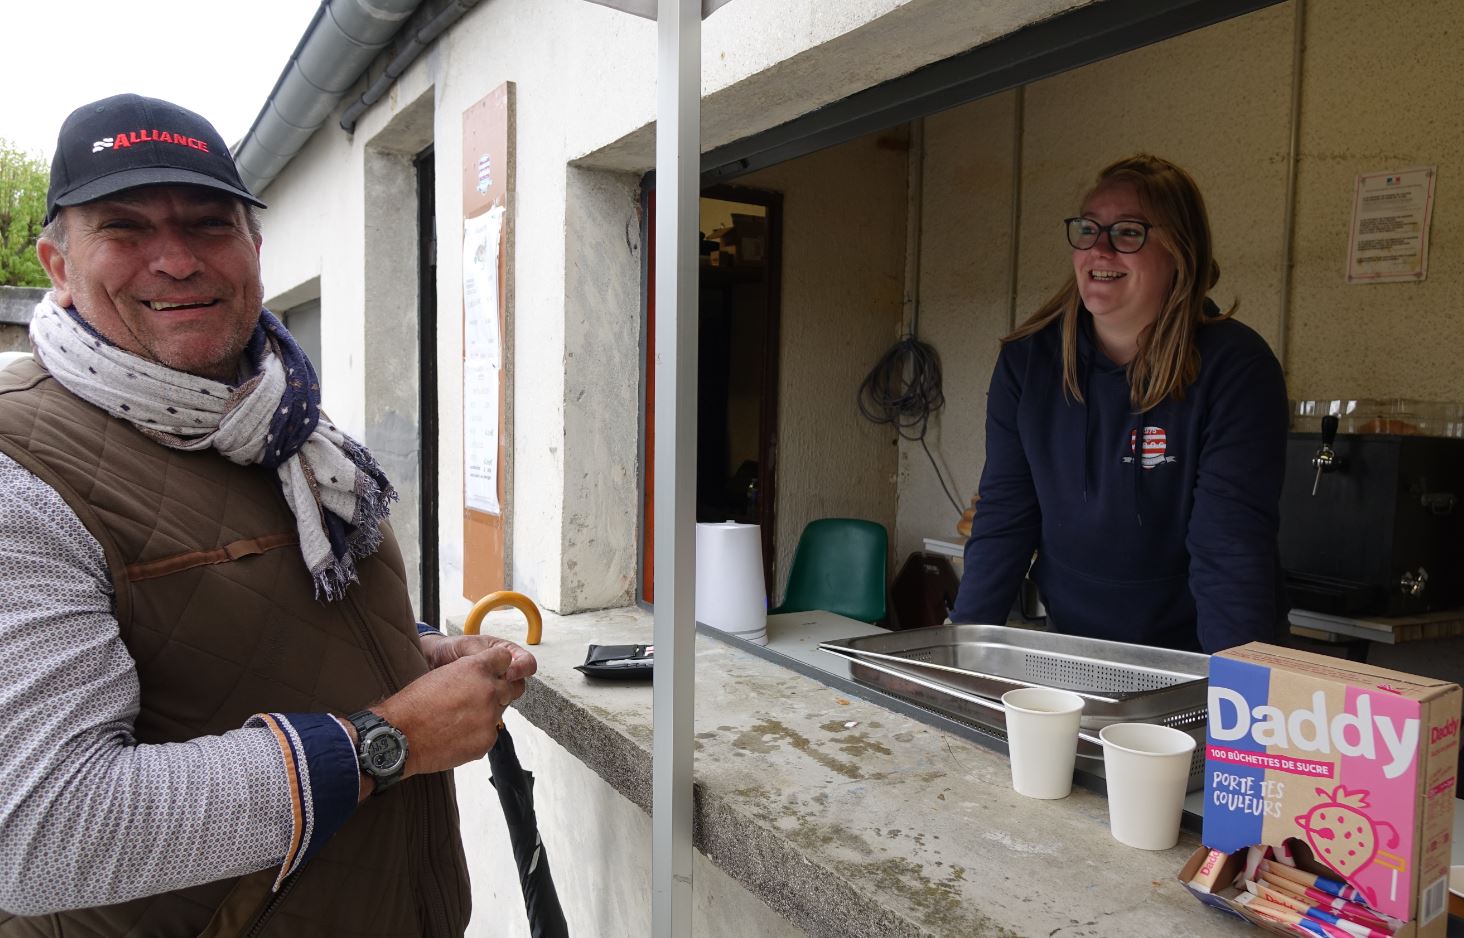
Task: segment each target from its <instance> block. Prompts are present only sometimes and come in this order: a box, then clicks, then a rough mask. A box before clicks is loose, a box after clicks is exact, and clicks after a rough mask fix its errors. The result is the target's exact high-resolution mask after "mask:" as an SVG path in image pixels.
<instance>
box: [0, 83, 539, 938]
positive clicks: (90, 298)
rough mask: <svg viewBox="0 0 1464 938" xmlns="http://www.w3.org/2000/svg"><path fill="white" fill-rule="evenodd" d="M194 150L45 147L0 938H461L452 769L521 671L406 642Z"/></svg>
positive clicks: (378, 501)
mask: <svg viewBox="0 0 1464 938" xmlns="http://www.w3.org/2000/svg"><path fill="white" fill-rule="evenodd" d="M255 206H259V207H262V206H263V203H261V202H260V201H259V200H258V199H257V198H255V197H254V195H252V194H251V193H250V192H249V191H248V189H247V188H246V187H245V186H244V184H243V182H242V181H241V180H240V178H239V175H238V172H237V170H236V169H235V166H234V162H233V158H232V157H231V156H230V154H229V151H228V149H227V147H226V146H225V145H224V142H223V140H222V139H220V137H219V135H218V133H217V132H216V131H215V130H214V128H213V127H212V126H211V125H210V124H209V123H208V122H207V121H205V120H204V119H203V118H201V117H199V116H198V115H197V114H194V113H192V112H191V111H187V110H185V109H183V108H180V107H178V106H176V105H173V104H169V103H167V102H164V101H158V100H154V99H149V98H142V97H138V96H136V95H119V96H116V97H112V98H107V99H105V100H103V101H98V102H96V103H94V104H90V105H87V106H85V107H83V108H80V109H78V110H77V111H75V112H74V113H72V115H71V116H70V117H68V118H67V120H66V122H65V123H64V124H63V125H62V128H61V134H60V138H59V141H58V145H57V149H56V155H55V159H54V161H53V164H52V169H51V188H50V193H49V196H48V204H47V226H46V229H45V232H44V233H43V235H42V238H41V240H40V243H39V245H38V248H37V250H38V252H39V254H40V258H41V263H42V264H43V265H44V266H45V268H46V271H47V272H48V274H49V275H50V277H51V282H52V287H53V289H52V290H51V292H50V293H48V294H47V296H46V298H45V299H44V300H43V301H42V302H41V303H40V304H39V305H38V306H37V308H36V311H35V315H34V317H33V321H32V325H31V341H32V344H33V346H34V349H35V360H34V361H33V362H25V363H21V364H16V365H13V366H11V367H10V368H9V369H6V370H5V371H4V372H0V740H3V741H4V743H3V745H0V775H3V777H4V778H5V785H4V786H3V787H0V909H3V910H4V911H0V938H10V936H19V935H26V936H31V935H37V936H38V935H47V936H51V935H58V934H64V935H73V934H75V935H87V936H108V935H119V936H120V935H136V936H152V935H183V936H195V935H209V936H224V935H236V934H238V935H245V934H247V935H251V936H261V938H264V936H306V935H310V936H315V935H342V936H345V935H364V934H370V935H373V936H383V938H387V936H447V935H460V934H461V933H462V932H463V929H464V928H465V927H466V924H467V919H468V913H469V895H468V886H467V876H466V870H465V864H464V859H463V853H462V847H461V843H460V840H459V835H458V818H457V808H456V801H455V795H454V791H453V787H452V780H451V773H449V772H447V771H446V770H448V769H451V768H453V767H455V766H457V765H460V764H462V763H464V762H467V761H470V760H472V759H476V758H478V757H480V756H481V755H482V754H483V753H484V752H486V751H487V749H488V748H489V746H491V744H492V742H493V739H494V738H495V735H496V726H497V724H498V720H499V718H500V717H501V715H502V713H503V710H504V708H505V707H506V706H508V704H509V703H511V702H512V701H513V700H514V699H515V698H516V697H518V696H519V695H520V694H522V693H523V689H524V679H525V678H527V677H528V676H529V675H530V674H532V673H533V670H534V667H535V665H534V660H533V658H532V656H530V655H529V654H528V653H527V652H525V651H523V650H522V649H520V648H518V647H517V646H515V645H513V644H511V643H509V642H504V641H501V640H498V639H493V638H489V637H477V636H474V637H463V636H459V637H456V638H449V637H446V636H443V635H441V634H440V633H437V632H435V631H434V630H430V629H427V628H426V627H425V626H422V627H420V629H421V631H422V633H423V634H419V627H418V626H417V624H416V623H415V621H414V617H413V614H412V609H411V605H410V602H409V599H408V595H407V589H406V584H405V577H404V573H403V567H402V561H401V555H400V553H399V551H398V550H397V546H396V542H395V540H394V538H393V537H392V534H391V530H390V528H389V526H388V525H387V523H386V516H387V512H388V504H389V502H390V501H391V500H392V499H393V498H395V492H394V491H393V490H392V488H391V485H390V483H389V482H388V480H387V479H386V477H385V475H384V474H383V473H382V471H381V469H380V468H379V467H378V466H377V464H376V462H375V460H374V459H373V458H372V456H371V453H370V452H369V451H368V450H367V449H366V448H365V447H364V446H362V445H361V444H360V443H358V442H357V441H356V440H354V439H352V438H351V437H350V436H348V435H347V434H346V433H344V432H343V431H342V430H341V429H340V428H339V427H337V426H335V425H334V424H333V423H331V422H330V420H329V418H328V417H326V416H325V415H324V414H323V413H322V412H321V410H320V389H319V387H318V385H317V383H316V376H315V370H314V368H313V367H312V366H311V363H310V361H309V360H308V359H307V358H306V356H305V355H304V354H303V353H302V352H301V351H300V348H299V346H298V345H297V344H296V343H295V341H294V339H293V338H291V336H290V334H289V333H288V332H287V331H286V330H285V328H284V327H283V326H282V325H281V324H280V322H279V321H278V320H277V319H276V318H275V317H274V316H273V315H271V314H270V313H269V311H268V310H265V309H263V308H262V306H261V298H262V293H263V288H262V286H261V282H260V273H259V247H260V236H259V227H258V223H257V220H256V218H255V215H254V207H255Z"/></svg>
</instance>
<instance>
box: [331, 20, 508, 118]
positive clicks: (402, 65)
mask: <svg viewBox="0 0 1464 938" xmlns="http://www.w3.org/2000/svg"><path fill="white" fill-rule="evenodd" d="M478 3H479V0H453V2H452V3H449V4H448V5H447V6H445V7H443V8H442V12H440V13H438V14H437V15H436V16H434V17H432V19H431V20H429V21H428V23H427V24H426V25H425V26H423V27H422V28H421V29H419V30H417V32H416V34H415V35H413V36H412V38H411V39H409V40H407V42H406V44H405V45H403V46H402V49H401V51H400V52H398V53H397V55H396V57H395V58H393V59H392V60H391V62H390V63H388V64H387V66H386V71H384V72H382V73H381V74H380V75H379V76H377V78H376V80H375V81H373V82H372V83H371V87H369V88H367V89H366V90H365V91H364V92H362V93H361V96H360V97H359V98H357V99H356V100H355V101H352V102H351V106H350V107H348V108H346V111H345V113H344V114H342V115H341V129H342V130H344V131H345V132H346V133H348V134H349V133H355V132H356V122H357V121H358V120H360V119H361V115H362V114H364V113H365V112H366V109H367V108H369V107H370V106H371V105H373V104H375V103H376V102H377V101H379V100H381V96H382V95H384V94H386V93H387V91H388V90H390V89H391V86H392V83H393V82H395V81H396V80H397V79H398V78H400V77H401V75H402V72H405V71H406V70H407V66H409V65H411V64H412V63H413V62H415V61H416V60H417V56H419V55H421V54H422V50H424V49H426V48H427V47H428V46H430V45H432V40H434V39H436V38H437V37H438V36H440V35H442V34H443V33H444V32H446V31H447V29H448V28H449V27H450V26H452V24H453V23H456V22H457V21H458V20H460V19H462V18H463V15H464V14H465V13H467V12H468V11H469V10H471V9H472V8H473V7H475V6H477V5H478Z"/></svg>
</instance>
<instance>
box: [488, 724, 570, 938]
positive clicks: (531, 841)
mask: <svg viewBox="0 0 1464 938" xmlns="http://www.w3.org/2000/svg"><path fill="white" fill-rule="evenodd" d="M488 764H489V765H490V766H492V767H493V787H494V788H496V789H497V790H498V801H499V802H500V803H501V804H502V805H503V818H504V820H505V821H507V822H508V839H509V842H510V843H511V844H512V845H513V860H514V862H515V863H517V864H518V874H519V885H520V886H522V887H523V890H524V906H525V908H527V909H528V913H529V934H530V935H532V936H533V938H569V927H568V926H567V925H565V923H564V910H563V909H561V908H560V907H559V893H558V892H556V891H555V889H554V877H553V876H551V875H550V873H549V855H548V854H547V853H546V852H545V850H544V844H543V842H542V841H541V840H540V839H539V821H538V819H537V818H536V817H535V816H534V773H532V772H529V771H527V770H525V769H524V767H523V766H522V765H520V764H519V758H518V753H517V752H516V751H515V750H514V748H513V737H512V736H510V735H508V728H507V727H500V728H499V730H498V741H497V742H495V743H494V744H493V748H492V749H490V750H488Z"/></svg>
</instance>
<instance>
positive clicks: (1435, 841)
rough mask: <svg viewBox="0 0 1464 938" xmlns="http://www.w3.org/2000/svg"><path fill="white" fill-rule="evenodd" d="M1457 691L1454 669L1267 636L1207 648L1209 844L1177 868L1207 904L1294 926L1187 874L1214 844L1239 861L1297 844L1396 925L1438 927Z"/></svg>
mask: <svg viewBox="0 0 1464 938" xmlns="http://www.w3.org/2000/svg"><path fill="white" fill-rule="evenodd" d="M1460 696H1461V694H1460V688H1459V686H1458V685H1457V684H1453V683H1451V682H1448V681H1439V680H1434V679H1430V678H1423V677H1418V676H1415V675H1410V674H1404V673H1402V672H1398V671H1391V670H1387V669H1384V668H1378V667H1374V666H1371V665H1367V664H1361V663H1357V662H1351V661H1344V660H1342V659H1338V658H1329V657H1325V656H1322V655H1314V654H1310V653H1307V652H1302V651H1297V650H1295V649H1290V648H1282V647H1279V646H1274V645H1265V644H1261V643H1252V644H1250V645H1244V646H1241V647H1239V648H1232V649H1229V650H1227V651H1223V652H1220V653H1219V654H1216V655H1214V656H1213V657H1212V658H1211V661H1210V679H1209V690H1208V697H1209V706H1208V709H1209V714H1208V726H1207V734H1206V751H1205V758H1206V761H1205V809H1204V837H1203V839H1204V843H1205V847H1203V848H1201V849H1200V850H1199V851H1198V852H1197V853H1196V854H1195V855H1194V856H1193V857H1191V858H1190V860H1191V862H1190V863H1187V864H1186V865H1185V871H1187V873H1186V872H1184V871H1182V872H1181V879H1182V880H1184V882H1185V884H1186V886H1187V887H1189V888H1191V891H1193V892H1195V893H1196V895H1197V896H1198V897H1199V898H1200V899H1201V901H1202V902H1205V903H1206V904H1207V905H1211V906H1215V907H1217V908H1224V909H1225V910H1226V911H1228V912H1231V913H1233V914H1236V915H1239V916H1240V917H1242V918H1245V919H1246V920H1247V921H1251V922H1254V923H1255V924H1257V925H1260V926H1261V927H1263V928H1266V929H1267V930H1270V931H1276V932H1278V933H1279V934H1288V932H1287V931H1285V930H1284V926H1279V925H1275V924H1273V923H1270V922H1264V921H1258V919H1257V916H1255V915H1252V914H1247V912H1246V911H1245V910H1243V909H1241V908H1238V907H1237V904H1236V903H1235V902H1234V901H1233V899H1234V898H1235V896H1234V895H1226V894H1225V889H1224V888H1223V887H1222V886H1219V885H1217V886H1216V891H1215V892H1210V893H1203V892H1202V891H1201V890H1196V889H1195V888H1194V887H1192V886H1191V885H1190V881H1191V880H1192V879H1193V878H1194V877H1193V874H1194V873H1195V872H1196V871H1199V870H1201V869H1202V868H1203V866H1204V864H1205V863H1206V861H1207V858H1208V857H1209V856H1210V850H1211V849H1214V850H1217V851H1219V853H1220V855H1221V856H1228V857H1230V858H1231V860H1230V861H1228V862H1239V863H1240V864H1241V865H1242V866H1243V864H1244V858H1245V855H1246V848H1248V847H1250V846H1252V845H1256V844H1271V845H1281V844H1299V845H1301V846H1302V847H1303V848H1304V849H1302V850H1299V851H1296V853H1297V861H1296V862H1297V865H1298V866H1299V867H1301V868H1303V869H1310V870H1311V871H1312V872H1316V873H1319V874H1322V875H1324V876H1327V877H1328V878H1330V879H1334V880H1338V881H1341V882H1344V883H1346V884H1347V885H1348V886H1349V887H1352V888H1353V889H1356V890H1357V891H1358V892H1359V893H1360V894H1361V895H1362V896H1363V897H1365V899H1366V902H1367V904H1368V905H1369V906H1370V907H1371V908H1373V909H1374V910H1376V911H1378V912H1381V913H1384V914H1386V915H1389V916H1392V917H1393V918H1394V919H1396V920H1399V921H1401V922H1402V923H1403V924H1402V926H1401V927H1399V928H1398V930H1397V931H1396V932H1395V934H1396V935H1397V936H1399V938H1442V936H1443V935H1444V934H1445V932H1446V930H1447V925H1448V916H1447V915H1445V914H1444V913H1445V911H1446V909H1447V906H1448V895H1449V893H1448V890H1447V886H1448V878H1449V877H1448V874H1449V856H1450V833H1451V825H1452V820H1453V808H1454V790H1455V787H1456V778H1455V775H1456V769H1457V760H1458V746H1459V725H1460ZM1236 857H1239V860H1235V858H1236ZM1191 867H1193V869H1192V868H1191ZM1211 872H1214V871H1211ZM1220 872H1221V873H1222V874H1223V872H1224V871H1223V870H1222V871H1220ZM1234 873H1235V870H1231V871H1230V875H1229V877H1224V876H1223V875H1222V877H1221V879H1220V880H1217V881H1216V882H1218V883H1223V884H1224V886H1229V884H1230V883H1231V881H1232V880H1233V879H1234ZM1232 892H1233V890H1232Z"/></svg>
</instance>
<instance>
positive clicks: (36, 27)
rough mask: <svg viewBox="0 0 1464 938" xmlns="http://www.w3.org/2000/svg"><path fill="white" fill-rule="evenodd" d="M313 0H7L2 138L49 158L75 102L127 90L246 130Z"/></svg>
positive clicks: (232, 137)
mask: <svg viewBox="0 0 1464 938" xmlns="http://www.w3.org/2000/svg"><path fill="white" fill-rule="evenodd" d="M319 5H320V4H319V2H318V0H232V2H230V0H130V2H129V0H21V2H11V3H6V4H5V12H4V24H5V35H6V42H5V55H4V61H5V85H6V87H5V90H4V92H3V94H0V137H4V138H5V139H7V140H9V141H10V142H12V143H14V144H17V145H19V146H20V147H21V148H22V149H25V150H28V151H31V152H34V153H39V154H40V155H41V156H43V157H44V158H45V159H46V160H48V161H49V160H50V158H51V154H52V151H54V150H55V148H56V132H57V131H58V130H60V129H61V122H62V121H63V120H65V119H66V115H67V114H69V113H71V111H72V110H74V109H75V108H77V107H80V106H81V105H83V104H86V103H88V102H90V101H95V100H97V99H99V98H105V97H107V96H109V95H114V94H120V93H122V92H125V91H132V92H136V93H138V94H143V95H148V96H151V97H155V98H166V99H168V100H170V101H173V102H176V103H178V104H181V105H183V106H184V107H186V108H189V109H190V110H193V111H197V112H198V113H200V114H202V115H203V116H204V117H207V118H208V119H209V120H210V121H212V122H213V125H214V126H215V127H217V128H218V130H219V133H220V134H221V135H222V136H223V138H224V139H225V140H226V141H228V143H229V145H230V146H232V145H234V144H235V143H237V142H238V141H239V139H240V138H241V137H243V136H244V134H245V133H246V132H248V130H249V127H250V125H251V124H253V123H254V118H255V116H256V115H257V114H258V113H259V109H260V108H261V107H262V106H263V105H264V101H265V98H266V97H268V95H269V92H270V89H271V88H273V87H274V83H275V80H276V79H278V78H279V76H280V72H281V71H282V70H283V69H284V67H285V63H286V62H288V61H289V59H290V53H291V52H293V51H295V44H296V43H297V42H299V41H300V36H301V35H303V34H304V32H305V27H306V26H307V25H309V23H310V19H311V17H312V16H314V15H315V10H316V8H317V7H318V6H319Z"/></svg>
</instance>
